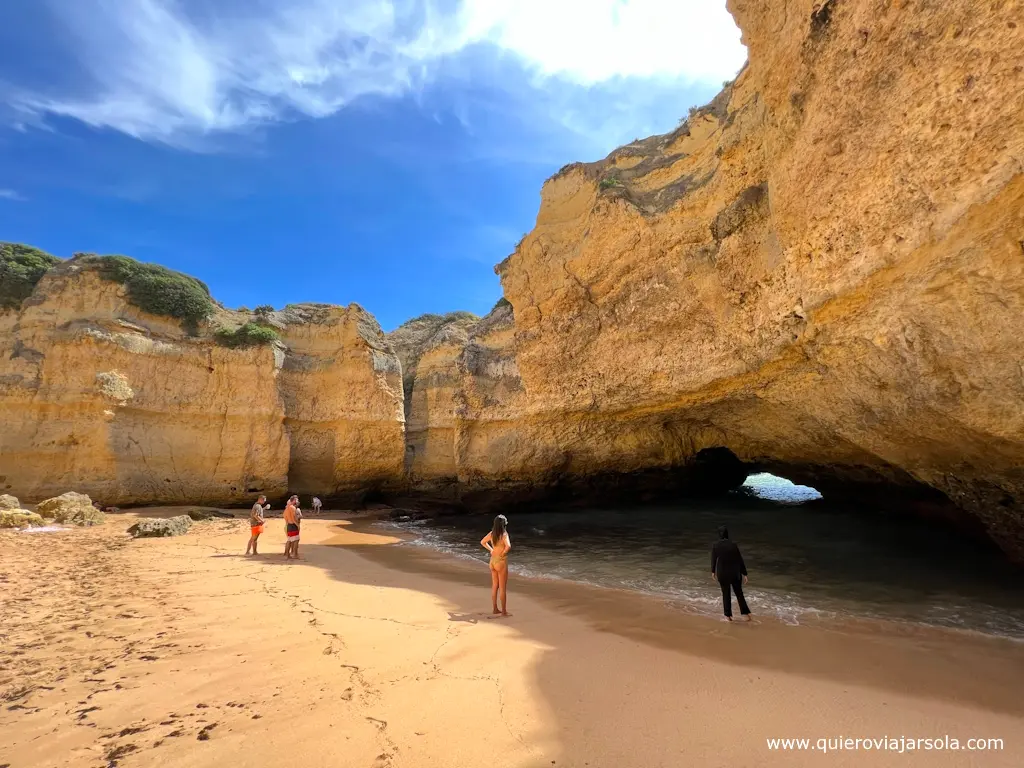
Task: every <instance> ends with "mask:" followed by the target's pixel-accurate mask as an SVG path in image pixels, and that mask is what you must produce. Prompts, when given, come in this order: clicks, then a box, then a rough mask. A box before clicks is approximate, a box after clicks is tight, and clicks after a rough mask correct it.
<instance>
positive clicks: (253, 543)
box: [245, 536, 256, 555]
mask: <svg viewBox="0 0 1024 768" xmlns="http://www.w3.org/2000/svg"><path fill="white" fill-rule="evenodd" d="M249 550H253V554H256V551H255V550H256V537H255V536H250V537H249V543H248V544H246V545H245V554H247V555H248V554H249Z"/></svg>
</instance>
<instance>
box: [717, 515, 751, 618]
mask: <svg viewBox="0 0 1024 768" xmlns="http://www.w3.org/2000/svg"><path fill="white" fill-rule="evenodd" d="M711 578H713V579H716V580H717V581H718V583H719V584H720V585H721V587H722V601H723V602H724V604H725V618H726V619H727V620H728V621H732V595H730V594H729V591H730V590H732V591H733V592H735V593H736V602H737V603H739V604H740V615H741V616H744V617H746V620H747V621H750V608H748V607H747V601H746V600H744V599H743V585H744V584H746V583H747V566H746V565H744V563H743V555H741V554H740V548H739V547H737V546H736V543H735V542H733V541H730V540H729V529H728V528H726V527H725V526H724V525H723V526H722V527H721V528H719V529H718V541H716V542H715V545H714V546H713V547H711Z"/></svg>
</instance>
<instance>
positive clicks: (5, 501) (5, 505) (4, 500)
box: [0, 493, 21, 509]
mask: <svg viewBox="0 0 1024 768" xmlns="http://www.w3.org/2000/svg"><path fill="white" fill-rule="evenodd" d="M0 509H21V502H20V501H18V499H17V497H16V496H11V495H10V494H7V493H5V494H2V495H0Z"/></svg>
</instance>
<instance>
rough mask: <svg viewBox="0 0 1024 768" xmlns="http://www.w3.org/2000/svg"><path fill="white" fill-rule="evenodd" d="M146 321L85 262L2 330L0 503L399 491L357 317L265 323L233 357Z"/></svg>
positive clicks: (398, 419) (363, 320)
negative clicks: (270, 336)
mask: <svg viewBox="0 0 1024 768" xmlns="http://www.w3.org/2000/svg"><path fill="white" fill-rule="evenodd" d="M244 319H245V316H242V313H231V312H227V311H224V310H218V315H217V317H216V318H214V320H215V322H213V323H211V325H210V328H208V329H206V331H203V332H200V333H199V334H198V335H192V334H190V333H188V332H187V331H186V330H184V329H183V328H182V327H181V325H180V324H179V323H178V322H176V321H173V320H170V319H168V318H163V317H157V316H155V315H150V314H147V313H145V312H143V311H141V310H140V309H138V308H137V307H136V306H134V305H133V304H132V303H131V302H129V301H128V300H127V299H126V296H125V289H124V287H123V286H122V285H119V284H118V283H116V282H112V281H109V280H104V279H102V278H101V277H100V276H99V275H98V274H97V271H96V270H95V269H94V268H92V267H91V266H89V265H88V264H86V263H85V262H84V261H83V260H81V259H74V260H71V261H69V262H66V263H64V264H62V265H61V266H59V267H57V268H55V269H52V270H51V271H50V272H49V273H47V275H46V276H45V277H43V279H42V280H41V281H40V283H39V284H38V285H37V286H36V289H35V291H34V293H33V294H32V295H31V296H30V297H29V298H28V299H26V300H25V301H24V303H23V305H22V306H21V308H20V309H19V310H18V311H13V312H7V313H5V314H3V315H0V422H2V423H3V424H4V429H3V432H2V434H0V490H10V491H11V492H12V493H15V494H17V495H18V496H20V497H22V498H28V499H36V500H38V499H42V498H46V497H48V496H54V495H56V494H58V493H62V492H64V491H66V490H68V489H69V488H73V489H75V490H78V491H82V492H84V493H88V494H89V495H90V496H92V497H93V498H97V499H100V500H101V502H102V503H103V504H115V505H127V504H140V503H141V504H145V503H158V502H159V503H210V504H228V503H237V502H242V501H244V500H248V499H250V498H251V496H252V494H254V493H256V492H262V493H266V494H267V495H269V496H280V495H284V494H285V493H287V492H300V493H314V492H315V493H320V494H322V495H324V496H327V497H330V496H332V495H334V494H345V493H347V492H359V493H364V492H365V491H366V489H368V488H378V487H388V486H389V485H394V484H397V483H400V482H401V477H402V459H401V457H402V452H403V414H402V387H401V373H400V365H399V363H398V360H397V359H396V358H395V356H394V355H393V353H391V352H390V350H389V348H388V347H387V345H386V344H385V343H384V338H383V335H382V333H381V331H380V328H379V327H378V326H377V323H376V321H374V320H373V318H372V317H371V316H370V315H369V314H368V313H367V312H365V311H364V310H363V309H361V308H360V307H358V306H356V305H352V306H350V307H348V308H341V307H327V306H322V305H300V306H293V307H289V308H287V309H286V310H285V311H283V312H278V313H274V315H273V316H272V318H270V322H271V323H273V324H274V325H275V326H276V327H277V328H278V330H279V333H280V337H281V340H282V341H281V342H280V343H275V344H272V345H265V346H255V347H250V348H243V349H233V348H228V347H225V346H223V345H221V344H219V343H217V342H216V341H215V339H214V338H213V336H212V333H211V329H212V328H213V327H214V326H215V325H216V326H226V327H230V326H231V325H232V324H234V325H239V324H241V323H242V322H243V321H244Z"/></svg>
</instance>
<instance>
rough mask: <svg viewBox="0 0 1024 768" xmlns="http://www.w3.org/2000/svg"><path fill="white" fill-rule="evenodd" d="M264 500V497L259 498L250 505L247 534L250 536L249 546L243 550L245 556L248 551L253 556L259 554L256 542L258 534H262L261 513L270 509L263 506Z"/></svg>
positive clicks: (267, 506) (262, 519)
mask: <svg viewBox="0 0 1024 768" xmlns="http://www.w3.org/2000/svg"><path fill="white" fill-rule="evenodd" d="M266 500H267V497H266V496H260V497H259V498H258V499H257V500H256V503H255V504H253V505H252V510H251V511H250V512H249V532H250V534H251V535H250V537H249V544H248V545H247V546H246V548H245V554H247V555H248V554H249V551H250V550H252V553H253V554H254V555H258V554H259V552H257V551H256V540H257V539H258V538H259V537H260V534H261V533H263V523H264V518H263V513H264V512H266V511H267V510H268V509H270V505H269V504H267V505H266V506H264V502H265V501H266Z"/></svg>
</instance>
